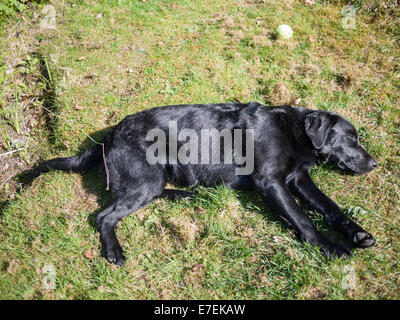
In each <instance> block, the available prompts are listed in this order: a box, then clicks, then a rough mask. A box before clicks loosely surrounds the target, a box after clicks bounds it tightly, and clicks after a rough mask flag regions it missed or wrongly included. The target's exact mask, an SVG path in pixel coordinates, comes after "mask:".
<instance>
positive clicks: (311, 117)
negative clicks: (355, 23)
mask: <svg viewBox="0 0 400 320" xmlns="http://www.w3.org/2000/svg"><path fill="white" fill-rule="evenodd" d="M173 122H175V123H176V129H177V131H178V132H180V131H181V130H183V129H185V128H188V129H191V132H192V133H193V132H194V133H197V134H201V132H202V129H205V128H208V129H217V130H219V131H220V132H222V131H223V130H224V129H225V133H226V130H228V132H230V133H231V135H233V131H234V130H235V129H236V130H237V129H241V130H252V133H253V135H252V136H251V137H252V139H251V140H250V143H251V144H252V146H251V145H249V141H247V140H246V142H247V145H245V146H244V149H243V150H242V152H243V151H245V152H249V151H252V150H254V154H253V155H252V156H254V158H253V159H252V160H253V161H254V170H252V171H251V172H248V173H247V174H241V175H238V174H237V171H236V170H237V169H238V168H243V162H242V163H241V164H237V163H234V162H229V161H225V163H223V162H224V161H222V163H206V164H204V163H190V161H189V163H186V164H183V163H180V162H179V161H168V160H171V159H172V158H171V157H172V151H171V148H172V146H173V144H174V143H175V142H174V141H172V140H171V137H169V139H167V141H166V144H167V148H166V151H165V154H161V153H160V150H162V149H160V150H158V151H157V152H158V154H157V153H154V155H156V156H159V157H163V156H165V157H166V158H168V157H170V158H171V159H167V161H166V162H164V163H159V162H156V163H151V161H149V159H148V158H147V156H148V154H147V152H148V150H149V148H150V146H151V144H152V142H149V141H148V138H146V137H147V135H148V133H149V131H150V130H152V129H154V128H156V129H157V130H163V131H164V132H167V131H168V124H169V123H173ZM246 132H247V131H246ZM225 139H226V137H224V140H225ZM153 141H154V140H153ZM103 142H104V149H105V159H106V161H107V167H108V169H109V177H110V186H111V190H112V193H113V195H114V198H115V202H114V203H113V204H112V205H110V206H109V207H108V208H106V209H105V210H104V211H102V212H101V213H99V214H98V216H97V218H96V223H97V227H98V230H99V232H100V236H101V240H102V242H103V246H104V250H105V256H106V258H107V260H108V261H109V262H111V263H115V264H117V265H123V264H124V261H125V258H124V256H123V255H122V248H121V246H120V245H119V243H118V240H117V237H116V235H115V232H114V228H115V226H116V224H117V223H118V221H120V220H121V219H123V218H124V217H125V216H127V215H128V214H130V213H131V212H134V211H136V210H139V209H140V208H142V207H143V206H145V205H147V204H149V203H150V202H152V201H153V200H155V199H156V198H159V197H168V198H170V199H173V198H175V197H177V196H190V195H191V193H190V192H185V191H179V190H164V187H165V185H166V183H168V182H170V183H183V184H184V185H186V186H194V185H205V186H215V185H219V184H225V185H226V186H227V187H230V188H234V189H255V190H256V191H257V192H259V193H260V195H261V196H262V198H263V199H264V201H265V203H266V205H267V206H268V207H269V208H270V209H271V211H272V212H274V213H275V214H277V215H278V216H280V217H281V218H282V219H283V220H284V221H286V222H287V223H288V224H289V225H290V226H292V227H293V228H294V229H295V230H296V232H297V234H298V236H299V238H300V239H301V240H305V241H308V242H309V243H311V244H313V245H316V246H319V247H320V248H321V250H322V252H323V253H324V254H325V255H327V256H328V257H331V256H335V257H339V258H340V257H347V256H349V255H351V251H350V249H348V248H346V247H344V246H342V245H339V244H336V243H333V242H331V241H330V240H328V239H327V238H326V237H325V236H323V235H322V234H321V233H320V232H318V230H317V229H316V228H315V227H314V225H313V223H312V222H311V220H310V219H309V218H308V217H307V216H306V215H305V214H304V213H303V211H302V209H301V208H300V207H299V206H298V205H297V203H296V201H295V200H294V198H293V196H292V193H294V194H296V195H298V196H299V197H300V198H301V199H303V200H304V201H305V202H306V203H308V204H309V205H310V206H311V207H312V208H313V209H315V210H317V211H319V212H320V213H321V214H322V215H323V216H324V218H325V219H326V220H327V221H328V222H329V223H330V224H331V225H332V226H333V227H335V228H336V229H338V230H339V231H341V232H343V233H344V234H345V235H346V236H347V237H348V238H349V240H350V241H351V242H352V243H353V245H355V246H357V247H360V248H366V247H370V246H372V245H373V244H374V243H375V239H374V238H373V237H372V236H371V235H370V234H369V233H368V232H366V231H365V230H364V229H362V228H361V227H360V226H359V225H357V224H356V223H354V222H353V221H351V220H350V219H349V218H347V216H346V215H345V214H344V213H343V212H342V211H341V210H340V208H339V207H338V206H337V205H336V204H335V203H334V202H333V201H332V200H331V199H330V198H328V197H327V196H326V195H325V194H324V193H323V192H322V191H320V190H319V189H318V187H317V186H316V185H315V184H314V182H313V181H312V179H311V177H310V174H309V172H310V169H311V168H312V166H313V165H314V164H315V163H322V162H325V161H329V162H331V163H334V164H336V165H337V166H338V167H339V168H341V169H343V170H345V171H347V172H351V173H355V174H364V173H367V172H369V171H371V170H372V169H374V168H375V167H376V166H377V163H376V162H375V160H374V159H373V158H372V157H371V156H370V155H369V154H368V153H367V152H366V151H365V150H364V149H363V148H362V147H361V145H360V143H359V138H358V134H357V131H356V129H355V128H354V127H353V125H351V123H349V122H348V121H347V120H345V119H344V118H342V117H341V116H339V115H338V114H336V113H333V112H328V111H313V110H309V109H305V108H292V107H290V106H279V107H266V106H263V105H261V104H259V103H254V102H252V103H248V104H239V103H224V104H210V105H181V106H166V107H160V108H154V109H149V110H145V111H142V112H139V113H136V114H133V115H130V116H128V117H126V118H125V119H124V120H122V121H121V122H120V123H119V124H118V125H117V126H116V127H115V128H114V129H113V130H112V132H110V133H109V134H108V135H106V137H105V138H104V140H103ZM159 142H161V141H159ZM221 142H222V139H221ZM240 142H244V135H243V134H242V135H241V140H240ZM235 143H236V142H235ZM175 144H177V145H175V146H174V147H179V148H180V147H182V146H183V144H184V142H183V141H177V142H176V143H175ZM217 145H218V143H217ZM191 147H193V144H192V145H191ZM197 148H198V149H197V150H195V153H196V152H198V153H199V154H198V155H200V148H199V147H198V146H197ZM207 150H208V149H207ZM232 150H233V149H231V150H230V151H229V150H228V153H227V152H226V150H225V153H221V157H222V158H223V159H224V160H227V159H228V158H229V157H228V156H230V155H232V152H233V151H232ZM229 153H230V155H229ZM185 154H186V155H187V153H185ZM200 156H201V155H200ZM172 160H174V159H172ZM175 160H176V159H175ZM96 164H101V165H103V155H102V147H101V146H99V145H96V146H95V147H94V148H92V149H89V150H87V151H85V152H84V153H83V154H82V155H80V156H76V157H68V158H57V159H53V160H49V161H46V162H44V163H43V164H41V165H39V166H38V167H36V169H35V170H36V172H38V173H43V172H47V171H49V170H50V169H57V170H64V171H69V170H72V171H85V170H88V169H89V168H91V167H93V166H94V165H96Z"/></svg>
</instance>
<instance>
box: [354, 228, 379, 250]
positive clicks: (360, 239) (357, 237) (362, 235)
mask: <svg viewBox="0 0 400 320" xmlns="http://www.w3.org/2000/svg"><path fill="white" fill-rule="evenodd" d="M352 241H353V243H354V244H355V245H356V246H357V247H359V248H368V247H371V246H373V245H374V244H375V242H376V240H375V238H374V237H373V236H372V235H371V234H369V233H368V232H366V231H360V232H357V233H356V234H354V236H353V239H352Z"/></svg>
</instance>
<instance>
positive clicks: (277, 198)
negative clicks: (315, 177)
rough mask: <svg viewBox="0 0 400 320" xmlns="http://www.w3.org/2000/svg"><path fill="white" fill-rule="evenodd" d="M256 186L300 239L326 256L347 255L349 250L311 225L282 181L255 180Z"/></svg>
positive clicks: (272, 208)
mask: <svg viewBox="0 0 400 320" xmlns="http://www.w3.org/2000/svg"><path fill="white" fill-rule="evenodd" d="M255 184H256V187H257V189H258V190H259V192H260V193H261V195H262V198H263V200H264V201H265V203H266V205H267V206H268V207H269V208H270V209H271V211H272V212H273V213H275V214H277V215H279V216H280V217H281V218H282V219H283V220H285V221H287V222H288V223H289V224H290V225H291V226H292V227H294V229H295V230H296V231H297V233H298V235H299V237H300V239H301V240H302V241H307V242H309V243H311V244H312V245H316V246H319V247H320V248H321V250H322V252H323V253H324V254H325V255H326V256H328V257H335V256H336V257H339V258H341V257H348V256H350V255H351V251H350V250H349V249H348V248H346V247H344V246H341V245H339V244H336V243H333V242H331V241H330V240H328V239H327V238H326V237H325V236H324V235H322V234H321V233H320V232H319V231H318V230H317V229H316V228H315V226H314V225H313V223H312V221H311V219H310V218H309V217H307V216H306V215H305V214H304V212H303V211H302V209H301V208H300V207H299V206H298V205H297V203H296V201H295V200H294V198H293V197H292V195H291V193H290V191H289V188H288V187H287V186H286V184H285V183H284V182H283V181H282V182H281V181H268V180H263V181H255Z"/></svg>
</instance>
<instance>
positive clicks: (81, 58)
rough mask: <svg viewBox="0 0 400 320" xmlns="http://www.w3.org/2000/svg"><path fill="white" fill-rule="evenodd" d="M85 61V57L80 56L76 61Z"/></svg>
mask: <svg viewBox="0 0 400 320" xmlns="http://www.w3.org/2000/svg"><path fill="white" fill-rule="evenodd" d="M85 59H86V57H84V56H82V57H79V58H78V61H82V60H85Z"/></svg>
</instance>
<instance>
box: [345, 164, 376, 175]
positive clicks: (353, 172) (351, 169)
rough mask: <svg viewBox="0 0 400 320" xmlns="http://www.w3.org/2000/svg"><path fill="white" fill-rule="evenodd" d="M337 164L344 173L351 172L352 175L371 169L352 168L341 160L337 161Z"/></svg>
mask: <svg viewBox="0 0 400 320" xmlns="http://www.w3.org/2000/svg"><path fill="white" fill-rule="evenodd" d="M337 166H338V167H339V168H340V169H341V170H343V171H344V172H345V173H347V174H352V175H362V174H365V173H367V172H369V171H371V170H370V169H368V170H363V169H354V168H352V167H350V166H349V165H347V164H346V163H344V162H343V161H339V162H338V163H337Z"/></svg>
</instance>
